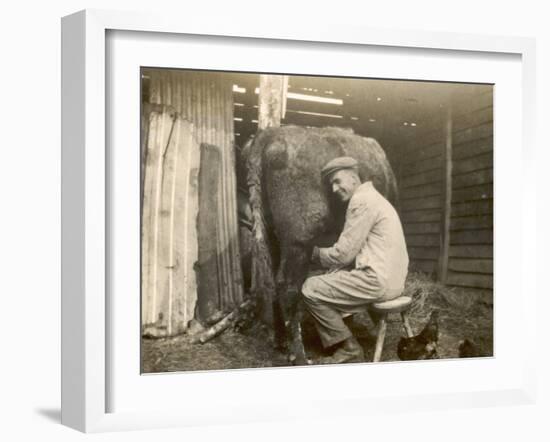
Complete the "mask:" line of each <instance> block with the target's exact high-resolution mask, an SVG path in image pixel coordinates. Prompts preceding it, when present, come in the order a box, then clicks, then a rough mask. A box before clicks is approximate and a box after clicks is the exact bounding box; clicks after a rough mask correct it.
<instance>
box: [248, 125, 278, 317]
mask: <svg viewBox="0 0 550 442" xmlns="http://www.w3.org/2000/svg"><path fill="white" fill-rule="evenodd" d="M269 138H270V137H269V135H268V133H267V131H263V132H259V133H258V134H257V135H256V137H255V139H254V142H253V143H252V145H251V146H250V150H249V152H248V158H247V169H248V175H247V184H248V190H249V202H250V210H251V212H252V281H251V289H250V291H251V294H252V296H253V297H254V298H255V299H256V300H257V301H258V302H259V304H260V314H261V317H262V319H263V320H264V321H265V322H268V323H271V322H272V321H273V300H274V299H275V278H274V272H273V263H272V259H271V249H270V247H269V240H268V235H267V225H266V221H265V215H264V207H263V206H264V204H263V201H264V199H263V191H262V179H263V152H264V149H265V147H266V146H267V144H268V141H269Z"/></svg>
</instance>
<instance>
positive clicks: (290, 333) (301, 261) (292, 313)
mask: <svg viewBox="0 0 550 442" xmlns="http://www.w3.org/2000/svg"><path fill="white" fill-rule="evenodd" d="M309 255H310V253H309V250H308V249H307V248H306V247H299V246H293V247H285V248H283V251H282V256H281V266H280V267H279V273H278V275H277V297H278V299H279V304H280V308H281V315H282V319H283V321H284V325H285V330H286V334H287V340H288V347H289V348H288V350H289V360H290V361H291V362H292V363H293V364H294V365H305V364H307V363H308V360H307V358H306V353H305V350H304V343H303V340H302V329H301V324H300V322H301V318H302V308H303V306H302V301H301V290H302V284H303V282H304V280H305V278H306V276H307V272H308V267H309Z"/></svg>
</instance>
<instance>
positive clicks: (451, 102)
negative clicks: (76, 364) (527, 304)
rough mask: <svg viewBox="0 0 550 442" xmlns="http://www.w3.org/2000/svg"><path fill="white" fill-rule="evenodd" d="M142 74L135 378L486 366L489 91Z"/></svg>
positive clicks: (181, 72)
mask: <svg viewBox="0 0 550 442" xmlns="http://www.w3.org/2000/svg"><path fill="white" fill-rule="evenodd" d="M140 76H141V90H140V91H139V93H140V94H141V149H140V158H139V161H140V165H141V177H140V178H141V186H140V190H141V281H140V283H141V331H140V332H141V335H140V336H139V339H140V340H141V346H140V348H141V355H140V358H141V359H140V361H141V372H142V374H146V373H167V372H188V371H208V370H227V369H254V368H265V367H293V366H310V365H334V364H347V363H355V364H366V363H380V362H396V363H404V361H407V362H408V363H410V361H423V360H448V359H456V358H482V357H492V356H493V319H494V314H493V300H494V296H493V87H494V85H493V84H478V83H476V84H474V83H453V82H431V81H419V80H408V79H378V78H349V77H328V76H316V75H315V74H314V73H312V74H311V75H309V76H305V75H292V74H289V73H270V72H267V73H252V72H224V71H200V70H185V69H168V68H157V67H142V68H141V72H140ZM136 93H138V92H136ZM136 161H137V155H136ZM136 194H137V191H136ZM136 197H137V196H136Z"/></svg>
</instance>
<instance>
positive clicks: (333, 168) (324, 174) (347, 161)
mask: <svg viewBox="0 0 550 442" xmlns="http://www.w3.org/2000/svg"><path fill="white" fill-rule="evenodd" d="M358 166H359V164H358V163H357V161H355V160H354V159H353V158H352V157H338V158H334V159H333V160H331V161H329V162H328V163H327V164H326V165H325V167H323V168H322V169H321V179H322V180H323V181H324V180H326V179H327V178H328V177H330V176H331V175H332V174H333V173H334V172H338V171H339V170H342V169H355V170H357V168H358Z"/></svg>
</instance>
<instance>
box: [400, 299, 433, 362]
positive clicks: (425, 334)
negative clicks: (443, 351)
mask: <svg viewBox="0 0 550 442" xmlns="http://www.w3.org/2000/svg"><path fill="white" fill-rule="evenodd" d="M438 321H439V312H438V311H437V310H434V311H432V313H431V315H430V319H429V321H428V323H427V324H426V326H425V327H424V329H423V330H422V331H421V332H420V334H419V335H417V336H413V337H412V338H401V339H400V341H399V343H398V344H397V356H399V359H401V360H402V361H416V360H420V359H438V358H439V355H438V354H437V341H438V340H439V323H438Z"/></svg>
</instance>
